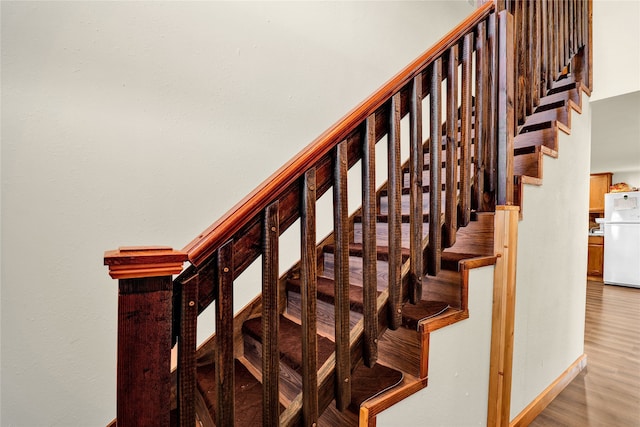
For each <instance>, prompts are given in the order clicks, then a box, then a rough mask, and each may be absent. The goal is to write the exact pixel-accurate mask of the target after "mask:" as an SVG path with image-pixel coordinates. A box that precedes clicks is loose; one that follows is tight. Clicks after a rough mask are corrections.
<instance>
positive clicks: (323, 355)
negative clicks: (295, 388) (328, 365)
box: [242, 316, 335, 373]
mask: <svg viewBox="0 0 640 427" xmlns="http://www.w3.org/2000/svg"><path fill="white" fill-rule="evenodd" d="M278 328H279V330H278V341H279V350H280V360H281V361H283V362H285V363H286V364H287V365H288V366H290V367H291V368H292V369H293V370H295V371H296V372H298V373H302V326H300V325H299V324H297V323H295V322H293V321H292V320H289V319H287V318H286V317H284V316H280V324H279V326H278ZM242 331H243V332H244V333H245V334H247V335H249V336H251V337H253V338H254V339H255V340H256V341H258V342H261V341H262V317H256V318H253V319H250V320H247V321H246V322H244V323H243V325H242ZM334 350H335V344H334V342H333V341H331V340H330V339H328V338H326V337H323V336H321V335H318V369H319V368H320V367H321V366H322V365H323V364H324V362H326V361H327V359H328V358H329V356H331V354H332V353H333V352H334Z"/></svg>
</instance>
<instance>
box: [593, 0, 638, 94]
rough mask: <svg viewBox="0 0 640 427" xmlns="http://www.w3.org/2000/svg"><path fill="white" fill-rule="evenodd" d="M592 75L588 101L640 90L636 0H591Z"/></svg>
mask: <svg viewBox="0 0 640 427" xmlns="http://www.w3.org/2000/svg"><path fill="white" fill-rule="evenodd" d="M622 29H624V30H622ZM593 75H594V77H593V78H594V85H593V86H594V87H593V93H592V97H591V101H592V102H593V101H597V100H600V99H603V98H609V97H612V96H617V95H622V94H625V93H630V92H636V91H638V90H640V1H637V0H594V2H593Z"/></svg>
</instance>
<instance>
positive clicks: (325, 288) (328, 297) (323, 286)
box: [287, 276, 380, 313]
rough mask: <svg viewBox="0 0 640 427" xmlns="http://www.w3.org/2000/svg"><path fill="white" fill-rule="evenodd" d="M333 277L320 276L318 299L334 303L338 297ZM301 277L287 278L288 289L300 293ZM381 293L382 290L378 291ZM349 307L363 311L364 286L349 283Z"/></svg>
mask: <svg viewBox="0 0 640 427" xmlns="http://www.w3.org/2000/svg"><path fill="white" fill-rule="evenodd" d="M334 284H335V282H334V281H333V279H329V278H326V277H322V276H318V299H319V300H320V301H324V302H327V303H329V304H333V303H334V301H335V299H336V294H335V285H334ZM300 285H301V283H300V279H289V280H287V291H291V292H296V293H300ZM377 295H380V291H377ZM349 309H350V310H351V311H355V312H357V313H362V312H363V302H362V287H361V286H355V285H349Z"/></svg>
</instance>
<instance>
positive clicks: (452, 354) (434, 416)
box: [377, 266, 494, 427]
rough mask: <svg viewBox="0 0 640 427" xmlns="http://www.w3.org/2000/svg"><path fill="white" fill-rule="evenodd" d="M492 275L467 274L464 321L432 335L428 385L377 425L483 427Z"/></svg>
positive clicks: (490, 271)
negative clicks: (466, 312)
mask: <svg viewBox="0 0 640 427" xmlns="http://www.w3.org/2000/svg"><path fill="white" fill-rule="evenodd" d="M493 271H494V267H493V266H488V267H482V268H478V269H474V270H471V271H470V272H469V319H466V320H463V321H462V322H459V323H456V324H454V325H451V326H447V327H446V328H443V329H439V330H437V331H435V332H433V333H431V337H430V341H429V385H428V386H427V388H425V389H423V390H420V391H419V392H418V393H415V394H413V395H411V396H409V397H408V398H407V399H405V400H403V401H402V402H400V403H398V404H396V405H394V406H392V407H391V408H389V409H387V410H386V411H384V412H382V413H381V414H380V415H379V416H378V420H377V421H378V425H379V426H380V427H387V426H388V427H392V426H407V427H417V426H421V427H427V426H434V427H435V426H467V427H468V426H484V425H486V422H487V399H488V396H489V356H490V353H491V313H492V302H493Z"/></svg>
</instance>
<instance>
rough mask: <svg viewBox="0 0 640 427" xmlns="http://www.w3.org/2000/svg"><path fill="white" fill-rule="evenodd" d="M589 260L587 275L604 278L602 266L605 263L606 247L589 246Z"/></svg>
mask: <svg viewBox="0 0 640 427" xmlns="http://www.w3.org/2000/svg"><path fill="white" fill-rule="evenodd" d="M588 254H589V258H588V259H587V275H589V276H602V264H603V261H604V246H603V245H589V252H588Z"/></svg>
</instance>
